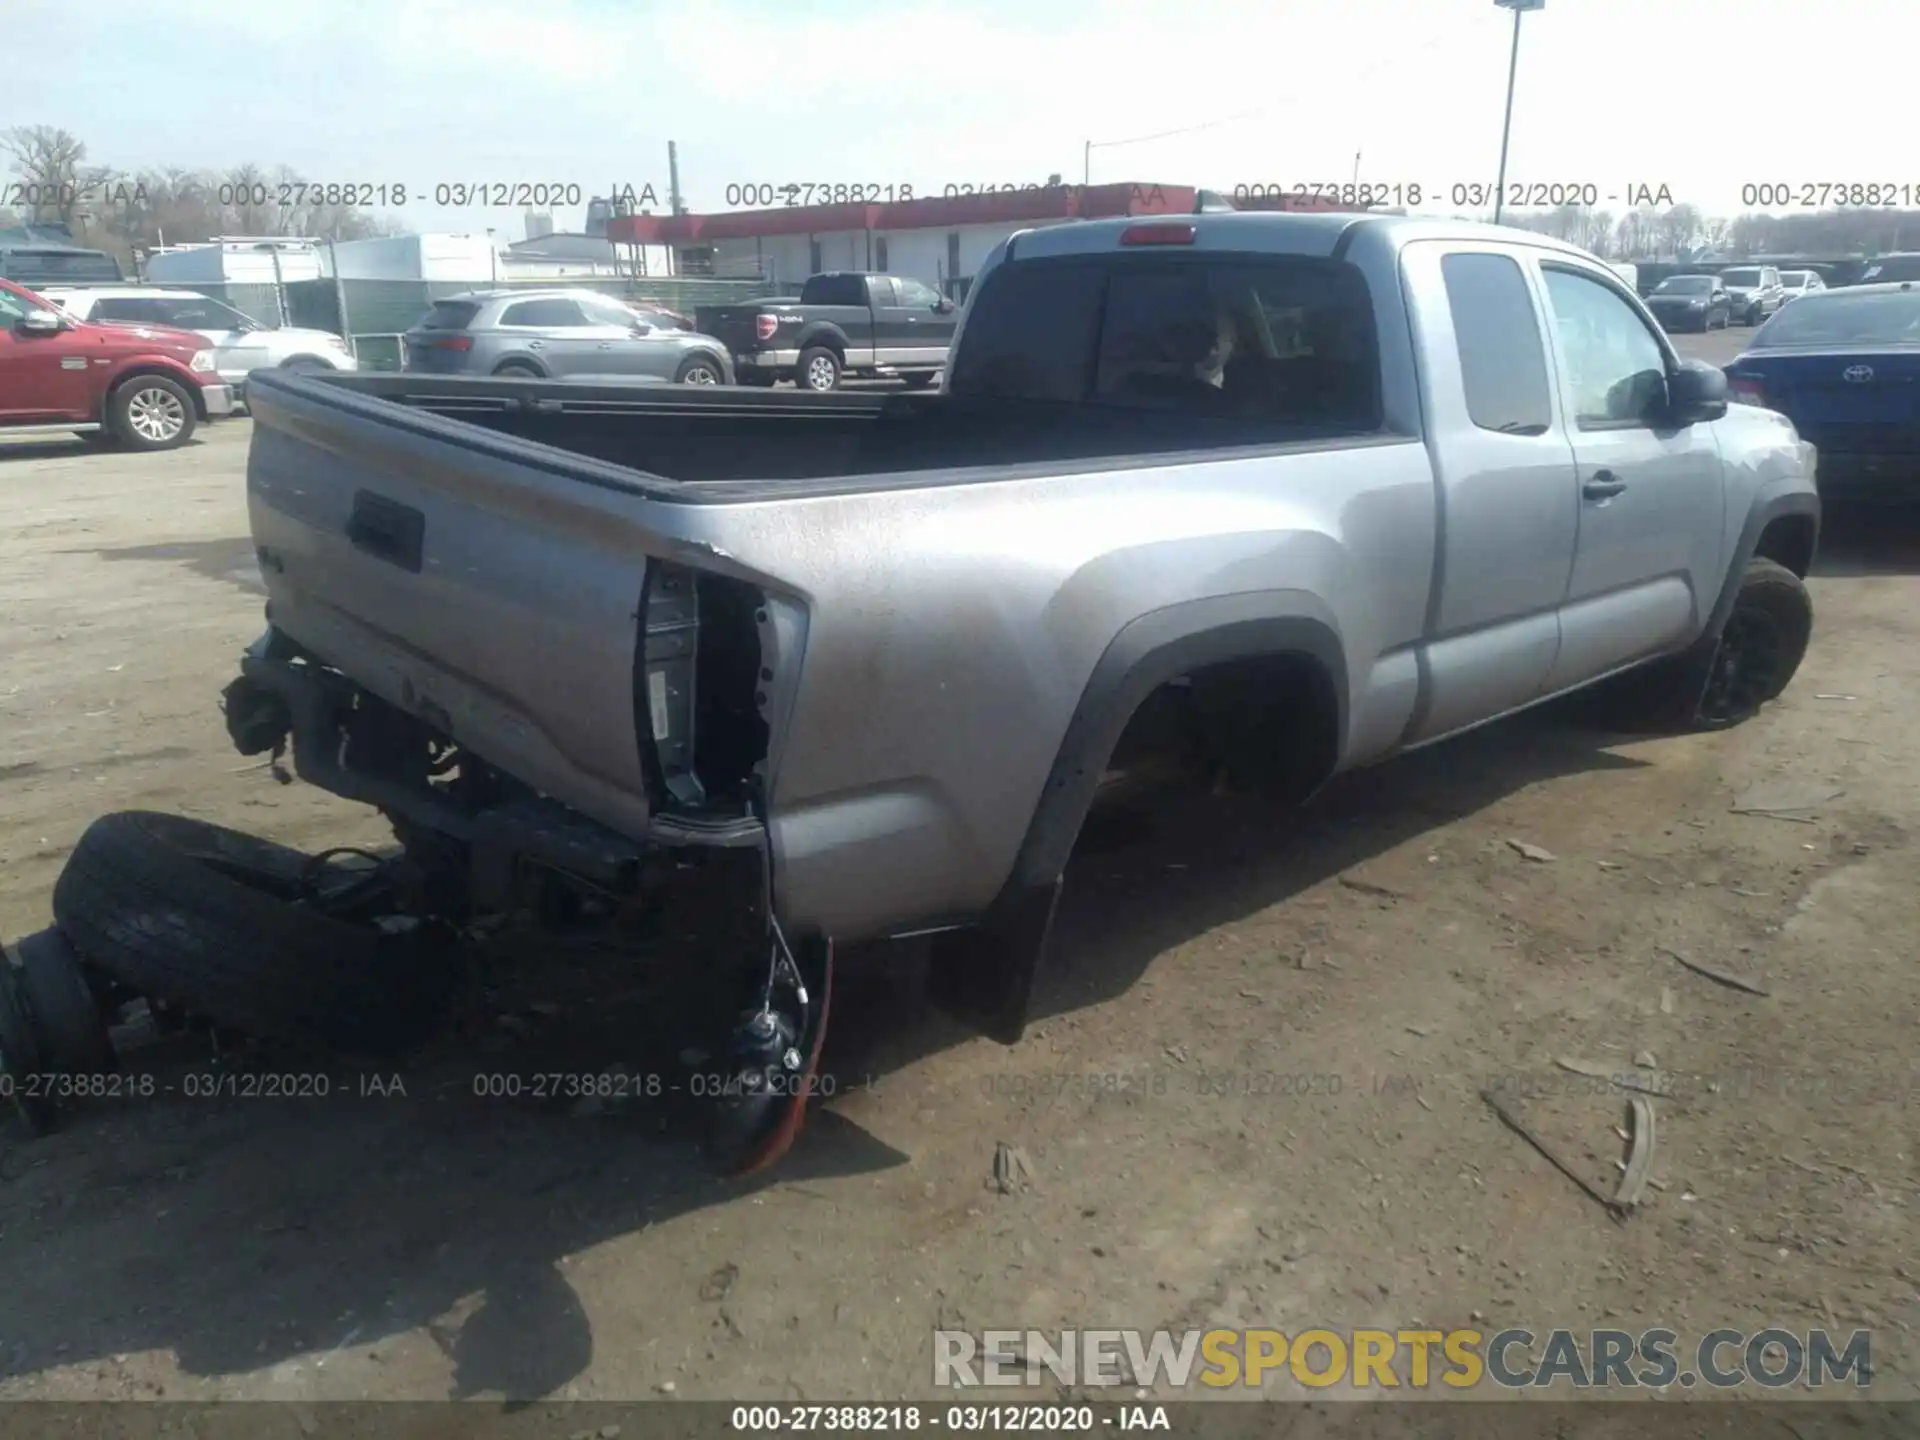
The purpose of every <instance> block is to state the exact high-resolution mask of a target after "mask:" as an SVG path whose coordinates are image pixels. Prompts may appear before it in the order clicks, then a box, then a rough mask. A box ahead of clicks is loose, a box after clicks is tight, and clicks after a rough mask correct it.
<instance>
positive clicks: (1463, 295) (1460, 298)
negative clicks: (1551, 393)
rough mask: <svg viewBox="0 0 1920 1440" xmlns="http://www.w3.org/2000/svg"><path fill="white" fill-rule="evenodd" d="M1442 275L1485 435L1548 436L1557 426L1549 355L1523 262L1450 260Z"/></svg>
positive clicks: (1474, 412)
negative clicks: (1551, 398)
mask: <svg viewBox="0 0 1920 1440" xmlns="http://www.w3.org/2000/svg"><path fill="white" fill-rule="evenodd" d="M1440 271H1441V274H1442V275H1443V276H1444V277H1445V279H1446V283H1447V306H1448V308H1449V309H1450V310H1451V311H1452V312H1453V337H1454V343H1455V344H1456V345H1457V346H1458V347H1459V351H1460V373H1461V376H1462V378H1463V379H1464V380H1465V381H1466V386H1467V414H1468V416H1469V417H1471V418H1472V420H1473V423H1474V424H1475V425H1478V426H1479V427H1480V428H1481V429H1482V430H1498V431H1500V432H1501V433H1502V434H1506V435H1544V434H1545V433H1546V432H1547V428H1548V427H1549V426H1550V425H1551V424H1552V422H1553V411H1552V408H1551V405H1550V403H1549V401H1548V395H1547V387H1548V380H1547V352H1546V348H1545V345H1544V343H1543V342H1542V340H1541V336H1540V322H1539V320H1538V319H1537V318H1536V317H1535V315H1534V313H1533V296H1532V295H1531V293H1530V292H1529V291H1528V289H1527V277H1526V275H1525V274H1524V273H1523V272H1522V271H1521V269H1520V266H1519V263H1518V262H1517V261H1515V260H1514V259H1513V258H1512V257H1511V256H1507V255H1448V256H1445V257H1444V258H1442V260H1441V261H1440Z"/></svg>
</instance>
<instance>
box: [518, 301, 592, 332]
mask: <svg viewBox="0 0 1920 1440" xmlns="http://www.w3.org/2000/svg"><path fill="white" fill-rule="evenodd" d="M500 323H501V324H502V325H525V326H528V327H530V328H532V329H535V330H564V329H568V328H571V327H574V326H579V325H585V324H586V323H587V317H586V316H585V315H584V314H582V313H581V310H580V306H579V304H578V303H577V302H576V301H573V300H560V299H553V300H520V301H516V302H515V303H514V304H512V305H509V306H508V307H507V308H506V310H505V311H504V312H503V313H502V314H501V316H500Z"/></svg>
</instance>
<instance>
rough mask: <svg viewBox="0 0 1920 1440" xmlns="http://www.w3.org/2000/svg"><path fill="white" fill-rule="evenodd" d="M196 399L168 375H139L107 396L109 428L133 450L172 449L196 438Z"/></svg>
mask: <svg viewBox="0 0 1920 1440" xmlns="http://www.w3.org/2000/svg"><path fill="white" fill-rule="evenodd" d="M196 422H197V417H196V416H195V414H194V410H193V396H191V395H189V394H188V393H187V389H186V387H185V386H184V385H182V384H181V383H180V382H179V381H177V380H169V379H168V378H167V377H166V376H164V375H135V376H134V377H133V378H132V379H129V380H122V381H121V382H120V383H119V384H118V385H117V386H115V387H114V391H113V393H112V394H111V395H109V396H107V428H108V429H110V430H111V431H112V432H113V435H114V438H115V439H116V440H118V441H119V443H120V444H122V445H125V446H126V447H127V448H128V449H129V450H172V449H175V448H177V447H179V446H181V445H184V444H186V443H187V441H188V440H190V439H191V438H192V437H193V427H194V425H195V423H196Z"/></svg>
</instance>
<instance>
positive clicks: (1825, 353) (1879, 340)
mask: <svg viewBox="0 0 1920 1440" xmlns="http://www.w3.org/2000/svg"><path fill="white" fill-rule="evenodd" d="M1727 380H1728V384H1729V385H1730V387H1731V389H1732V393H1733V397H1734V398H1735V399H1736V400H1744V401H1745V402H1746V403H1748V404H1750V405H1763V406H1765V407H1767V408H1768V409H1770V410H1777V411H1779V412H1780V413H1781V414H1783V415H1785V416H1786V417H1787V418H1788V419H1789V420H1791V421H1793V424H1794V428H1795V429H1797V430H1798V431H1799V432H1800V434H1801V435H1802V437H1804V438H1805V439H1807V440H1809V441H1811V442H1812V443H1813V445H1814V446H1815V448H1816V449H1817V450H1818V451H1819V457H1820V458H1819V469H1818V478H1819V482H1820V489H1821V490H1822V492H1825V493H1828V494H1833V493H1839V494H1843V495H1849V494H1850V495H1852V496H1857V497H1862V498H1868V497H1871V498H1884V499H1889V500H1899V501H1903V502H1911V501H1913V500H1915V499H1920V403H1917V401H1920V283H1916V282H1914V281H1911V280H1908V281H1901V282H1899V283H1897V284H1889V285H1849V286H1846V287H1844V288H1841V289H1836V290H1827V291H1823V292H1821V293H1819V294H1815V295H1808V296H1805V297H1804V298H1802V299H1800V300H1798V301H1796V302H1795V303H1794V304H1792V305H1790V306H1788V307H1787V308H1786V309H1785V310H1782V311H1781V312H1780V313H1779V314H1778V315H1776V316H1774V317H1773V319H1771V320H1769V321H1768V322H1767V323H1766V324H1765V325H1764V326H1762V327H1761V329H1760V331H1759V333H1758V334H1756V335H1755V336H1754V337H1753V342H1752V345H1751V347H1750V348H1749V349H1748V350H1747V351H1746V352H1745V353H1744V354H1742V355H1740V356H1738V357H1737V358H1736V359H1735V360H1734V361H1733V363H1732V364H1730V365H1728V366H1727Z"/></svg>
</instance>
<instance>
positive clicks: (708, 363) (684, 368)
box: [673, 355, 727, 385]
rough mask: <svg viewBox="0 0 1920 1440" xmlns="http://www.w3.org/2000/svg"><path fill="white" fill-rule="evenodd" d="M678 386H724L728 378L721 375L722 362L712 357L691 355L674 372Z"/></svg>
mask: <svg viewBox="0 0 1920 1440" xmlns="http://www.w3.org/2000/svg"><path fill="white" fill-rule="evenodd" d="M673 383H674V384H676V385H724V384H726V383H727V382H726V378H725V377H724V376H723V375H722V374H721V373H720V362H719V361H717V360H715V359H714V358H713V357H712V356H711V355H689V356H688V357H687V358H686V359H685V360H682V361H681V362H680V368H679V369H678V370H677V371H675V372H674V376H673Z"/></svg>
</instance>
